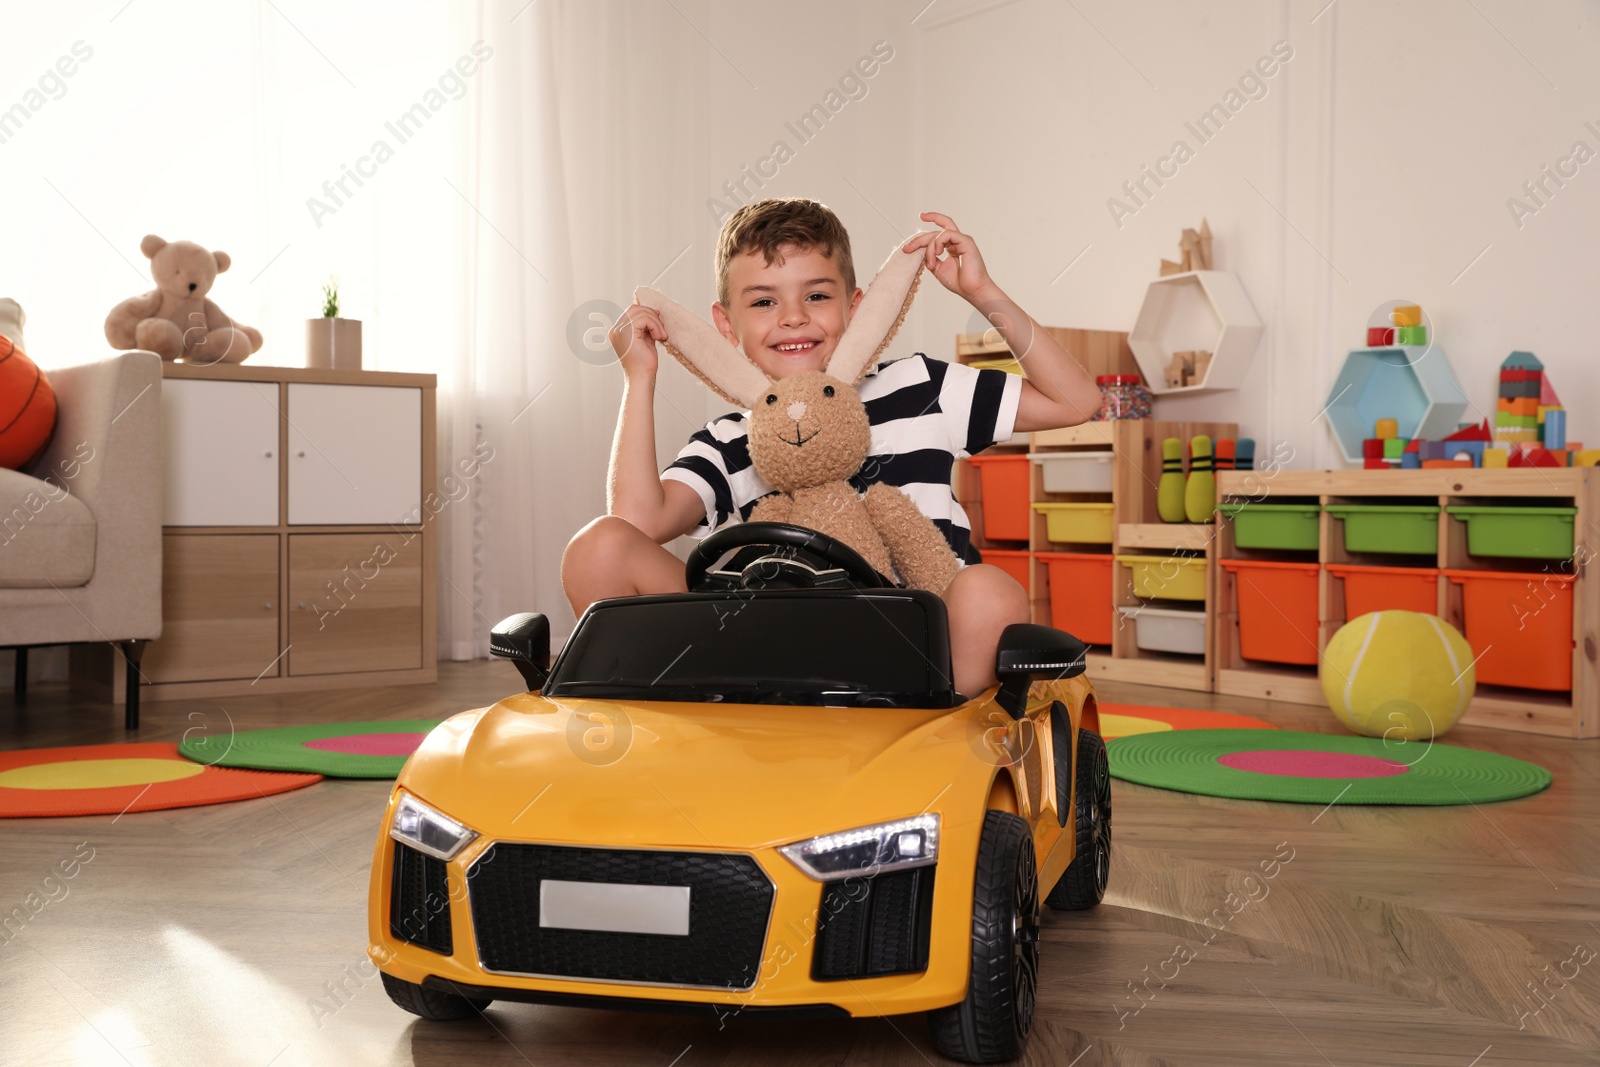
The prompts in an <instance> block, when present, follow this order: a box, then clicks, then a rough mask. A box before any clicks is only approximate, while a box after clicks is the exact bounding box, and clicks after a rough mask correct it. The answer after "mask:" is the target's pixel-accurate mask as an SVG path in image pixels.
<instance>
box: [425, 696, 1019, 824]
mask: <svg viewBox="0 0 1600 1067" xmlns="http://www.w3.org/2000/svg"><path fill="white" fill-rule="evenodd" d="M992 708H993V706H992V705H991V704H989V703H988V702H987V701H979V702H972V703H969V704H967V705H963V706H962V707H960V708H957V709H906V708H820V707H792V706H772V705H739V704H729V705H720V704H699V703H672V702H653V701H613V700H589V699H569V698H560V699H547V698H544V697H541V696H537V695H535V694H532V693H525V694H521V695H519V696H515V697H510V698H508V699H506V700H502V701H501V702H500V703H498V704H495V705H494V706H493V707H490V708H485V709H481V710H478V711H471V712H465V713H463V714H461V715H457V716H455V717H454V718H452V719H450V720H449V721H447V722H446V723H444V724H443V725H441V726H439V727H438V728H437V729H435V730H434V731H433V732H432V733H431V734H430V735H429V736H428V738H427V740H426V741H425V742H424V743H423V745H422V746H421V747H420V748H419V749H418V750H417V752H416V754H415V755H414V756H413V757H412V759H411V761H410V762H409V763H408V764H407V765H406V768H405V771H404V772H403V773H402V775H401V777H400V780H399V783H398V784H399V785H400V786H401V787H402V788H404V789H406V790H408V791H410V792H412V793H413V794H415V795H416V796H418V797H419V798H420V799H422V800H423V801H425V802H426V803H428V804H431V805H433V806H434V807H437V808H439V809H440V810H442V811H444V812H446V813H448V814H449V815H450V816H452V817H453V818H456V819H458V820H460V821H462V822H463V823H465V824H467V825H468V826H470V827H472V828H473V829H475V830H477V831H478V832H479V833H481V834H484V835H485V836H488V837H491V838H495V839H504V838H511V839H520V840H534V841H554V842H582V843H586V844H595V843H604V844H607V845H612V846H629V845H632V846H638V847H670V846H682V847H689V848H706V847H708V846H709V847H717V848H741V849H744V848H760V847H766V846H770V845H774V844H779V843H784V842H788V841H793V840H797V839H800V838H804V837H808V836H812V835H815V834H819V833H826V832H831V831H835V830H843V829H849V828H851V827H855V826H862V825H866V824H869V823H873V822H878V821H883V820H887V819H893V818H899V817H903V816H906V815H913V814H916V813H918V812H921V811H924V810H940V809H941V808H948V805H949V804H950V803H951V802H952V801H958V800H959V801H965V803H963V804H962V805H961V809H959V810H969V811H970V812H972V813H975V815H974V817H976V815H979V814H981V811H982V801H983V797H984V796H985V795H986V794H987V790H988V788H989V783H990V781H991V779H992V778H993V776H994V766H993V764H992V763H990V762H986V761H985V760H984V759H983V758H981V755H980V753H981V752H982V751H983V750H982V746H981V743H976V742H972V741H970V740H969V739H970V738H973V737H976V736H978V735H979V733H980V729H978V728H975V727H974V723H976V722H979V721H981V720H983V719H984V718H986V714H985V713H986V711H988V710H991V709H992ZM974 793H975V794H976V799H975V800H974V799H972V796H971V795H972V794H974Z"/></svg>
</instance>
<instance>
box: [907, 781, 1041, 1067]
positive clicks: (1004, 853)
mask: <svg viewBox="0 0 1600 1067" xmlns="http://www.w3.org/2000/svg"><path fill="white" fill-rule="evenodd" d="M1038 988H1039V878H1038V869H1037V864H1036V861H1035V859H1034V855H1033V839H1032V837H1031V835H1030V834H1029V833H1028V824H1027V823H1025V822H1023V821H1022V820H1021V819H1020V818H1018V817H1017V816H1015V815H1012V814H1011V813H1010V812H1005V811H991V812H989V813H988V814H987V815H986V816H985V817H984V821H983V836H982V837H981V838H980V840H979V842H978V867H977V872H976V874H975V876H974V878H973V888H972V970H971V973H970V976H969V978H968V980H967V996H966V999H965V1000H963V1001H961V1003H959V1004H953V1005H951V1006H950V1007H948V1008H940V1009H938V1010H936V1011H931V1012H929V1013H928V1027H929V1030H930V1031H931V1032H932V1035H933V1044H934V1047H935V1048H937V1049H938V1050H939V1052H940V1053H941V1054H943V1055H945V1056H948V1057H950V1058H951V1059H953V1060H960V1061H962V1062H963V1063H1002V1062H1004V1061H1006V1060H1012V1059H1016V1058H1017V1057H1018V1056H1020V1055H1022V1050H1023V1049H1024V1048H1025V1047H1026V1045H1027V1043H1028V1030H1029V1028H1030V1027H1031V1026H1032V1024H1033V1008H1034V1002H1035V999H1036V996H1037V993H1038Z"/></svg>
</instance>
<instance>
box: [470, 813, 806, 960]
mask: <svg viewBox="0 0 1600 1067" xmlns="http://www.w3.org/2000/svg"><path fill="white" fill-rule="evenodd" d="M546 879H550V880H555V881H572V882H610V883H620V884H625V885H678V886H681V885H686V886H688V887H689V890H690V892H689V933H688V935H687V936H676V935H670V934H636V933H618V932H612V931H601V930H569V929H561V928H556V927H541V926H540V925H539V883H540V882H541V881H544V880H546ZM467 895H468V899H469V902H470V907H471V911H472V928H473V931H474V934H475V936H476V938H477V942H478V959H479V962H480V963H481V964H482V966H483V969H484V970H486V971H490V972H494V973H499V974H526V975H548V976H553V977H560V978H586V979H594V980H600V981H612V982H634V983H639V984H644V985H676V986H699V987H706V988H713V989H749V988H750V987H751V986H752V985H754V984H755V980H756V976H757V975H758V974H759V973H760V969H761V952H762V947H763V946H764V945H765V943H766V939H767V925H768V923H769V922H770V920H771V917H772V900H773V895H774V891H773V886H772V882H771V881H770V880H768V878H767V876H766V874H765V873H764V872H763V871H762V870H761V865H760V864H758V863H757V862H756V861H755V859H754V858H753V857H751V856H745V855H730V854H726V853H717V852H662V851H655V850H650V849H597V848H571V847H566V846H556V845H530V844H508V843H506V842H496V843H495V844H494V845H492V846H491V847H490V848H488V849H486V850H485V851H484V853H483V855H482V856H480V857H479V858H478V859H477V860H476V861H475V862H474V863H473V865H472V867H471V868H470V869H469V870H468V872H467Z"/></svg>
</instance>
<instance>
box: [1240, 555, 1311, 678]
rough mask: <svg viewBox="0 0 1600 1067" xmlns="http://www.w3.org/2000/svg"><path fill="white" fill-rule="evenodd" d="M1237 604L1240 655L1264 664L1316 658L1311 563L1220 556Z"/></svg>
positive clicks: (1297, 661) (1302, 661) (1298, 661)
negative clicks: (1232, 581)
mask: <svg viewBox="0 0 1600 1067" xmlns="http://www.w3.org/2000/svg"><path fill="white" fill-rule="evenodd" d="M1220 562H1221V563H1222V566H1223V567H1224V568H1226V569H1227V570H1228V571H1230V572H1232V574H1233V576H1234V603H1236V604H1237V605H1238V608H1239V654H1240V655H1241V656H1243V657H1244V658H1245V659H1259V660H1266V661H1267V662H1269V663H1298V664H1304V665H1308V666H1309V665H1314V664H1315V663H1316V662H1317V572H1318V570H1319V567H1318V566H1317V564H1315V563H1278V562H1274V561H1268V560H1253V559H1225V560H1221V561H1220Z"/></svg>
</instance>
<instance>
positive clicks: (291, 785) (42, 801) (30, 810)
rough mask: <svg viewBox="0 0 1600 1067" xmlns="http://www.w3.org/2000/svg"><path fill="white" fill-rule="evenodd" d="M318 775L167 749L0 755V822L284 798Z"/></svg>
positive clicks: (152, 745)
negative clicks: (229, 764)
mask: <svg viewBox="0 0 1600 1067" xmlns="http://www.w3.org/2000/svg"><path fill="white" fill-rule="evenodd" d="M320 781H322V775H320V774H269V773H265V772H261V771H239V770H225V769H223V768H221V767H206V766H202V765H200V764H196V763H191V762H190V761H189V760H186V759H184V758H183V757H182V756H180V755H178V746H177V745H175V744H172V743H171V742H159V741H152V742H140V743H137V744H127V745H75V746H72V747H70V748H31V749H23V750H22V751H20V752H0V818H4V819H19V818H30V817H36V816H48V815H118V816H120V815H121V814H123V813H124V812H129V811H160V810H163V809H165V808H190V807H197V806H199V805H201V804H225V803H228V802H229V801H233V800H250V799H253V798H255V797H265V796H271V795H272V794H274V793H287V792H288V791H289V790H291V789H300V788H302V787H304V786H308V785H311V784H313V783H315V782H320Z"/></svg>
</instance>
